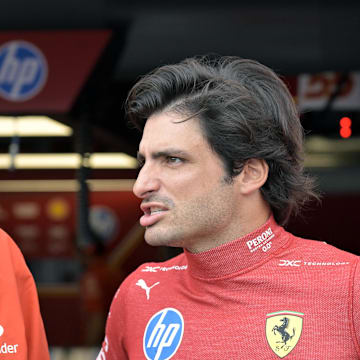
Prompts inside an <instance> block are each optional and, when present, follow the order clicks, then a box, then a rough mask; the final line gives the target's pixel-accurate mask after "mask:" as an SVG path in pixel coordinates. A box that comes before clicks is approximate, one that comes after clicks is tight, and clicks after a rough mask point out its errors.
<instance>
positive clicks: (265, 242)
mask: <svg viewBox="0 0 360 360" xmlns="http://www.w3.org/2000/svg"><path fill="white" fill-rule="evenodd" d="M274 236H275V234H274V233H273V231H272V229H271V227H269V228H268V229H266V230H265V231H264V232H262V233H261V234H260V235H259V236H257V237H255V238H253V239H251V240H249V241H247V242H246V245H247V247H248V248H249V250H250V252H254V251H256V250H258V249H260V248H261V249H262V250H263V251H264V252H266V251H268V250H269V249H270V248H271V245H272V244H271V241H270V240H271V239H273V238H274Z"/></svg>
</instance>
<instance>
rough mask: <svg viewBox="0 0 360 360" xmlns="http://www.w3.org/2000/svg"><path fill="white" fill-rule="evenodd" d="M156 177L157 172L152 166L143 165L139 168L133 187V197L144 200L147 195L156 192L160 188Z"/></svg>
mask: <svg viewBox="0 0 360 360" xmlns="http://www.w3.org/2000/svg"><path fill="white" fill-rule="evenodd" d="M158 175H159V174H158V172H157V171H156V169H155V168H154V167H153V166H152V165H150V164H145V165H144V166H143V167H142V168H141V170H140V172H139V175H138V177H137V179H136V181H135V184H134V187H133V193H134V194H135V196H137V197H138V198H145V197H146V196H148V195H149V194H151V193H153V192H156V191H158V190H159V187H160V179H159V177H158Z"/></svg>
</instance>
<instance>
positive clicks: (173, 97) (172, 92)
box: [126, 56, 317, 225]
mask: <svg viewBox="0 0 360 360" xmlns="http://www.w3.org/2000/svg"><path fill="white" fill-rule="evenodd" d="M164 110H165V111H174V112H178V113H180V114H182V115H185V116H187V119H189V118H194V117H196V118H197V119H199V121H200V126H201V128H202V130H203V134H204V136H205V138H206V139H207V141H208V143H209V144H210V146H211V147H212V149H213V150H214V151H215V152H216V153H217V154H218V156H219V157H220V158H221V159H222V161H223V163H224V166H225V169H226V171H227V174H228V179H230V181H231V179H232V178H233V177H234V176H236V175H238V174H239V173H240V172H241V170H242V167H243V165H244V163H245V162H246V160H248V159H251V158H258V159H264V160H265V161H266V162H267V164H268V166H269V175H268V179H267V181H266V183H265V184H264V185H263V186H262V188H261V192H262V195H263V197H264V198H265V200H266V201H267V202H268V203H269V205H270V206H271V209H272V211H273V214H274V217H275V219H276V221H277V222H278V223H279V224H282V225H284V224H285V223H286V222H287V220H288V219H289V216H290V215H291V214H292V213H297V212H298V210H299V209H300V208H301V207H302V205H303V204H304V203H305V202H306V201H307V200H308V199H310V198H317V194H316V192H315V191H314V190H313V181H312V179H311V178H310V177H309V176H307V175H306V174H305V173H304V171H303V139H304V133H303V128H302V126H301V124H300V120H299V114H298V112H297V109H296V106H295V104H294V101H293V99H292V96H291V94H290V93H289V91H288V89H287V87H286V85H285V84H284V83H283V81H282V80H281V79H280V78H279V77H278V76H277V75H276V74H275V73H274V72H273V71H272V70H271V69H269V68H268V67H266V66H264V65H262V64H260V63H259V62H257V61H254V60H248V59H241V58H238V57H210V56H203V57H194V58H189V59H185V60H184V61H182V62H180V63H178V64H175V65H166V66H162V67H160V68H158V69H156V70H154V71H153V72H151V73H150V74H148V75H146V76H144V77H143V78H141V79H140V80H139V81H138V82H137V83H136V84H135V85H134V86H133V88H132V89H131V90H130V93H129V95H128V98H127V102H126V111H127V115H128V117H129V119H130V121H131V122H132V123H133V124H134V125H135V126H136V127H137V128H139V129H140V130H143V128H144V126H145V123H146V120H147V119H148V118H149V117H150V116H151V115H152V114H154V113H156V112H161V111H164ZM185 121H186V120H185Z"/></svg>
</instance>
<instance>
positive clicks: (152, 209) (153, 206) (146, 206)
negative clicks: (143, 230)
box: [140, 203, 169, 226]
mask: <svg viewBox="0 0 360 360" xmlns="http://www.w3.org/2000/svg"><path fill="white" fill-rule="evenodd" d="M140 208H141V210H142V211H143V212H144V215H143V216H142V217H141V218H140V225H141V226H151V225H153V224H155V223H156V222H157V221H159V220H160V219H161V218H162V217H163V216H164V215H165V213H166V212H167V211H168V210H169V209H168V208H166V207H165V206H164V205H162V204H159V203H143V204H141V206H140Z"/></svg>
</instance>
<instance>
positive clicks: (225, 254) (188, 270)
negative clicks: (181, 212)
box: [97, 217, 360, 360]
mask: <svg viewBox="0 0 360 360" xmlns="http://www.w3.org/2000/svg"><path fill="white" fill-rule="evenodd" d="M359 343H360V266H359V257H357V256H355V255H353V254H350V253H347V252H344V251H342V250H339V249H336V248H334V247H333V246H330V245H327V244H325V243H322V242H319V241H312V240H305V239H301V238H297V237H295V236H293V235H292V234H290V233H288V232H286V231H285V230H284V229H283V228H282V227H280V226H278V225H277V224H276V223H275V221H274V219H273V217H271V218H270V219H269V220H268V221H267V223H265V224H264V225H263V226H262V227H261V228H259V229H257V230H256V231H254V232H252V233H250V234H248V235H246V236H244V237H242V238H240V239H237V240H235V241H233V242H230V243H227V244H225V245H221V246H219V247H216V248H214V249H211V250H209V251H206V252H203V253H198V254H192V253H189V252H187V251H186V250H185V252H184V253H183V254H181V255H179V256H177V257H175V258H173V259H171V260H169V261H166V262H164V263H148V264H144V265H142V266H140V267H139V268H138V269H137V270H136V271H135V272H133V273H132V274H131V275H130V276H129V277H128V278H127V279H126V280H125V281H124V282H123V283H122V285H121V286H120V288H119V290H118V291H117V293H116V295H115V297H114V299H113V303H112V306H111V308H110V312H109V316H108V320H107V326H106V334H105V340H104V342H103V346H102V349H101V352H100V353H99V355H98V358H97V359H98V360H125V359H131V360H140V359H150V360H167V359H173V360H180V359H181V360H186V359H189V360H190V359H191V360H204V359H207V360H220V359H221V360H223V359H227V360H239V359H244V360H245V359H246V360H248V359H256V360H275V359H279V358H285V359H289V360H290V359H292V360H295V359H296V360H329V359H331V360H355V359H360V346H359Z"/></svg>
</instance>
